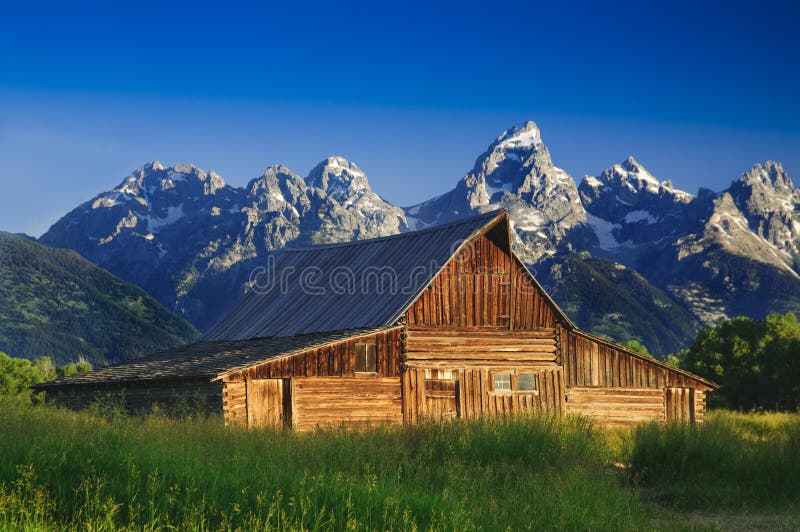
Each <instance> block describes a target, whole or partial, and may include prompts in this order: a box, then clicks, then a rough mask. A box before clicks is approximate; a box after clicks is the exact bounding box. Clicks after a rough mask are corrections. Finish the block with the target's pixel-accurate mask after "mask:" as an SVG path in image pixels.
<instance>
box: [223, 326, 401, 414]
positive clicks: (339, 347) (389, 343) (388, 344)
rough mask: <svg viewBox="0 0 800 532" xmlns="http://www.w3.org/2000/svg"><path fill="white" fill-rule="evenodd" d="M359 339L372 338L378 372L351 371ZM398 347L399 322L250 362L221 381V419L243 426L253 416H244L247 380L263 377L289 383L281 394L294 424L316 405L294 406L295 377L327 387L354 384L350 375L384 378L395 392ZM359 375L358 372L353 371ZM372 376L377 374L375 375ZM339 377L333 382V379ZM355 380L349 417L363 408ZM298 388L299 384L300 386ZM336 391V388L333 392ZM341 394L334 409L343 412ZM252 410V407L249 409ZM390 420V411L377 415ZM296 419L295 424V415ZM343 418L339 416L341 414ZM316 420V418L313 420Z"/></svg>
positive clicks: (399, 337) (246, 408)
mask: <svg viewBox="0 0 800 532" xmlns="http://www.w3.org/2000/svg"><path fill="white" fill-rule="evenodd" d="M361 342H375V344H376V355H377V369H378V371H377V373H374V374H369V376H368V377H367V376H365V375H361V374H357V373H356V372H355V371H354V369H353V368H354V361H355V344H356V343H361ZM401 353H402V337H401V331H400V329H399V328H397V329H391V330H388V331H382V332H379V333H375V334H371V335H365V336H360V337H358V338H353V339H348V340H344V341H342V342H338V343H335V344H330V345H327V346H323V347H319V348H315V349H309V350H308V351H306V352H303V353H299V354H296V355H292V356H287V357H283V358H279V359H276V360H271V361H269V362H266V363H263V364H258V365H255V366H251V367H249V368H247V369H245V370H242V371H238V372H234V373H231V374H229V375H227V376H226V377H225V379H224V381H225V382H224V383H223V409H224V415H225V420H226V423H228V424H238V425H243V426H252V425H253V416H252V415H250V421H249V422H248V396H247V382H248V381H249V382H254V381H260V380H264V379H283V380H284V381H285V383H286V385H287V386H289V387H290V388H291V389H284V395H285V396H286V397H287V398H288V400H289V401H290V402H289V403H287V404H285V405H284V408H283V415H284V417H285V419H286V420H291V421H292V425H293V426H298V428H301V429H303V428H308V427H309V426H310V424H311V423H312V422H311V421H307V420H308V415H309V412H313V411H316V410H315V409H316V407H315V406H313V405H311V404H310V403H308V402H307V401H305V402H304V401H301V404H300V405H299V406H298V405H296V404H294V400H295V398H294V396H293V395H292V394H293V393H294V392H295V383H297V382H305V383H306V384H303V386H304V387H309V386H314V384H308V383H309V382H311V381H312V380H313V381H314V382H317V383H319V384H324V385H326V386H330V388H331V389H336V390H339V392H341V391H342V390H343V388H341V386H340V384H353V383H354V382H356V381H354V380H353V378H356V380H357V381H358V383H357V384H360V383H362V382H364V380H363V379H364V378H366V379H368V380H369V379H371V381H372V382H373V383H377V382H382V380H383V379H388V380H390V381H391V382H394V383H395V385H396V387H397V390H398V393H397V397H398V398H399V397H400V395H399V389H400V357H401ZM357 375H358V377H356V376H357ZM376 378H377V380H376ZM337 383H338V384H337ZM357 384H356V385H354V386H355V387H354V388H353V391H352V394H351V401H350V404H351V407H352V410H353V416H354V419H357V418H358V411H359V409H361V408H362V406H363V405H362V403H361V402H360V399H359V397H360V396H359V393H360V392H359V386H358V385H357ZM300 393H301V394H302V393H303V389H300ZM337 393H338V392H337ZM262 399H263V400H264V401H268V400H272V398H271V397H264V398H262ZM343 401H345V399H344V398H342V399H340V400H339V403H340V404H339V405H338V406H337V408H338V410H336V415H342V412H343V411H342V408H344V404H343V403H342V402H343ZM264 406H265V405H260V404H257V405H255V407H256V408H259V409H261V407H264ZM253 408H254V403H253V400H252V399H251V401H250V409H251V410H252V409H253ZM397 411H398V412H399V413H400V415H402V410H401V409H400V407H399V405H398V408H397ZM251 414H252V413H251ZM344 417H345V418H346V417H347V416H344ZM384 418H385V420H386V421H392V420H393V419H391V416H384V417H383V418H382V419H384ZM303 419H306V421H300V422H299V425H297V424H296V422H295V420H303ZM342 419H344V418H342ZM315 423H316V422H315ZM320 423H322V424H325V423H327V421H325V420H322V421H320Z"/></svg>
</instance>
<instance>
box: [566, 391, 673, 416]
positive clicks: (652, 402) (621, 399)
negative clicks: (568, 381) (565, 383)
mask: <svg viewBox="0 0 800 532" xmlns="http://www.w3.org/2000/svg"><path fill="white" fill-rule="evenodd" d="M566 412H567V413H568V414H580V415H584V416H588V417H592V418H595V419H597V420H598V421H601V422H603V423H604V424H609V425H618V424H627V423H639V422H642V421H664V419H666V418H665V412H664V390H661V389H657V388H633V387H631V388H622V387H583V386H573V387H570V388H567V393H566Z"/></svg>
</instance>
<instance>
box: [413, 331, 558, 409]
mask: <svg viewBox="0 0 800 532" xmlns="http://www.w3.org/2000/svg"><path fill="white" fill-rule="evenodd" d="M405 345H406V354H405V356H404V358H403V360H404V362H405V368H406V370H405V372H404V373H403V399H404V401H403V408H404V417H405V419H406V422H407V423H419V422H423V421H426V420H433V421H438V420H444V419H451V418H455V417H463V418H475V417H481V416H503V415H514V414H521V413H525V412H540V411H550V412H553V413H555V414H561V413H563V409H564V406H563V398H564V382H563V376H562V371H561V368H560V366H559V365H558V359H559V357H558V339H557V337H556V330H555V329H554V328H538V329H536V330H528V331H517V330H514V331H508V330H503V331H499V330H492V329H481V328H461V329H449V330H448V329H437V328H434V327H425V326H420V325H413V326H412V325H409V326H408V328H407V330H406V337H405ZM495 373H507V374H509V375H511V379H512V388H514V389H512V390H510V391H507V390H495V389H494V374H495ZM522 373H526V374H534V375H535V383H536V390H524V391H522V390H517V389H516V385H517V382H518V375H519V374H522Z"/></svg>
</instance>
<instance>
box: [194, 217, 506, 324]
mask: <svg viewBox="0 0 800 532" xmlns="http://www.w3.org/2000/svg"><path fill="white" fill-rule="evenodd" d="M500 222H502V223H504V224H506V225H507V224H508V217H507V214H506V212H505V211H504V210H497V211H492V212H487V213H484V214H480V215H477V216H471V217H469V218H463V219H461V220H458V221H455V222H451V223H448V224H444V225H439V226H436V227H433V228H430V229H425V230H422V231H413V232H408V233H400V234H397V235H392V236H387V237H382V238H373V239H370V240H358V241H354V242H347V243H342V244H329V245H321V246H312V247H306V248H294V249H292V248H285V249H284V250H283V251H282V252H281V253H280V254H279V255H276V256H273V257H272V258H271V259H269V261H268V264H267V265H266V268H267V270H268V271H271V272H272V273H273V274H274V275H273V276H272V277H271V279H272V280H274V283H273V285H272V286H269V287H268V286H267V285H268V283H264V287H265V289H263V290H252V289H251V291H250V292H248V294H247V295H245V296H244V297H243V298H242V299H241V300H240V301H239V302H238V303H237V304H236V305H235V306H234V307H233V309H231V311H230V312H228V314H227V315H226V316H225V317H224V318H222V319H221V320H220V321H219V322H218V323H217V324H216V325H214V326H213V327H211V329H209V330H208V332H206V334H205V335H204V336H203V338H202V339H203V340H245V339H247V338H254V337H262V336H292V335H296V334H308V333H316V332H323V331H335V330H342V329H358V328H365V327H381V326H387V325H391V324H393V323H394V322H395V321H396V320H397V319H398V318H399V317H400V316H401V315H402V314H403V312H405V311H406V310H407V309H408V307H409V306H410V305H411V304H412V303H413V302H414V301H415V300H416V299H417V298H418V297H419V295H420V293H421V292H422V291H423V290H424V289H425V287H427V286H428V284H430V282H431V280H432V279H433V278H434V277H435V276H436V274H438V273H439V271H440V270H441V269H442V268H443V267H444V266H445V264H447V262H448V261H449V260H450V259H451V258H452V257H453V256H454V255H455V254H456V253H458V251H459V250H460V249H461V247H462V246H463V245H464V244H465V243H466V242H467V241H469V240H470V239H472V238H474V237H475V236H477V235H478V234H480V233H482V232H484V231H487V230H489V229H490V228H492V227H494V226H495V224H496V223H500ZM262 273H263V272H262ZM281 278H283V279H285V280H286V282H282V281H281ZM266 279H267V276H262V277H261V280H266ZM348 283H352V284H348Z"/></svg>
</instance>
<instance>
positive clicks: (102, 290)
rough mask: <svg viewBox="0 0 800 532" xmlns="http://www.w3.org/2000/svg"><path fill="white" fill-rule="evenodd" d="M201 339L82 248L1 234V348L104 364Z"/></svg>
mask: <svg viewBox="0 0 800 532" xmlns="http://www.w3.org/2000/svg"><path fill="white" fill-rule="evenodd" d="M197 336H198V333H197V331H196V330H195V329H194V328H193V327H192V326H191V325H190V324H189V323H187V322H186V321H184V320H183V319H181V318H179V317H177V316H175V315H173V314H172V313H171V312H169V311H168V310H167V309H165V308H163V307H162V306H161V305H159V304H158V303H157V302H156V301H155V300H154V299H153V298H152V297H151V296H149V295H148V294H147V293H146V292H144V291H143V290H142V289H140V288H138V287H136V286H133V285H130V284H127V283H124V282H122V281H120V280H119V279H117V278H115V277H114V276H113V275H111V274H110V273H108V272H107V271H105V270H102V269H101V268H98V267H97V266H95V265H93V264H92V263H90V262H88V261H87V260H85V259H83V258H81V257H80V256H79V255H78V254H77V253H75V252H73V251H69V250H64V249H53V248H48V247H46V246H43V245H41V244H38V243H36V242H32V241H30V240H27V239H25V238H21V237H18V236H14V235H11V234H9V233H4V232H0V351H3V352H7V353H8V354H10V355H13V356H19V357H25V358H36V357H39V356H45V355H46V356H50V357H52V358H53V361H54V362H55V363H57V364H64V363H66V362H69V361H73V360H76V359H78V358H79V357H83V358H85V359H86V360H88V361H89V362H91V363H92V364H94V365H100V364H103V363H106V362H117V361H121V360H127V359H129V358H132V357H134V356H137V355H140V354H143V353H147V352H150V351H154V350H157V349H161V348H165V347H169V346H173V345H176V344H180V343H183V342H187V341H189V340H192V339H194V338H196V337H197Z"/></svg>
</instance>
